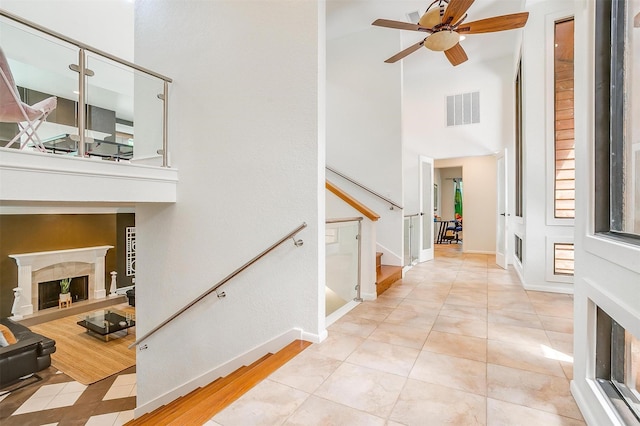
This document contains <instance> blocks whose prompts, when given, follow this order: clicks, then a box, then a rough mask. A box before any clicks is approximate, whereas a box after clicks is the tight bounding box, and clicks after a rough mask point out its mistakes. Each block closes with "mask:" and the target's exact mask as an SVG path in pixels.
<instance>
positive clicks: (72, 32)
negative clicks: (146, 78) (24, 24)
mask: <svg viewBox="0 0 640 426" xmlns="http://www.w3.org/2000/svg"><path fill="white" fill-rule="evenodd" d="M0 8H2V9H5V10H6V11H8V12H11V13H13V14H14V15H18V16H20V17H22V18H24V19H27V20H29V21H33V22H36V23H37V24H40V25H42V26H44V27H46V28H48V29H50V30H53V31H57V32H59V33H60V34H63V35H65V36H67V37H71V38H73V39H76V40H78V41H81V42H83V43H85V44H88V45H89V46H92V47H95V48H98V49H100V50H103V51H105V52H107V53H111V54H113V55H115V56H117V57H119V58H122V59H125V60H127V61H133V1H131V0H27V1H25V0H0ZM139 65H143V66H144V64H139Z"/></svg>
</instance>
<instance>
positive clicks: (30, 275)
mask: <svg viewBox="0 0 640 426" xmlns="http://www.w3.org/2000/svg"><path fill="white" fill-rule="evenodd" d="M111 248H113V246H97V247H84V248H76V249H68V250H55V251H43V252H37V253H22V254H10V255H9V257H11V258H13V259H15V261H16V263H17V265H18V287H19V288H20V291H19V300H18V308H19V313H18V314H15V316H16V318H18V319H19V318H20V317H22V316H23V315H31V314H33V313H34V312H36V311H38V309H39V306H40V302H39V300H38V299H39V294H40V288H39V287H40V285H39V283H44V282H48V281H52V282H58V283H59V282H60V280H61V279H63V278H69V277H84V276H87V277H88V278H87V280H86V282H87V285H86V289H85V290H84V297H85V300H93V299H103V298H105V297H106V296H107V292H106V285H105V278H106V277H105V275H106V274H105V256H106V254H107V250H109V249H111ZM50 291H53V290H50ZM59 293H60V291H59V287H58V289H57V293H56V295H57V294H59ZM77 294H78V300H80V295H79V294H80V293H77ZM51 297H53V296H51ZM75 300H76V299H75V297H74V301H75ZM48 303H52V301H49V302H48ZM57 304H58V302H57V300H56V305H57Z"/></svg>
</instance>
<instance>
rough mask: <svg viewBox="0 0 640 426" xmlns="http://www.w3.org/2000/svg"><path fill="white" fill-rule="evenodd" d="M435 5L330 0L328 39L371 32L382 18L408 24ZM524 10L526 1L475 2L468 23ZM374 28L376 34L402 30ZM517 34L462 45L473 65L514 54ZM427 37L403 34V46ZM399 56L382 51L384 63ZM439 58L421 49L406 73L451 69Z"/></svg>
mask: <svg viewBox="0 0 640 426" xmlns="http://www.w3.org/2000/svg"><path fill="white" fill-rule="evenodd" d="M431 2H432V0H425V1H414V0H327V9H326V11H327V19H326V25H327V38H328V39H335V38H339V37H342V36H345V35H348V34H350V33H354V32H359V31H364V30H367V29H370V28H372V26H371V23H372V22H373V21H374V20H376V19H378V18H384V19H392V20H396V21H405V22H408V17H407V14H408V13H410V12H413V11H419V13H420V14H422V13H424V11H425V10H426V9H427V7H428V6H429V4H431ZM523 7H524V0H475V2H474V3H473V5H471V7H470V8H469V10H468V11H467V13H468V17H467V22H470V21H476V20H479V19H484V18H490V17H492V16H497V15H506V14H510V13H517V12H522V11H523ZM373 28H375V30H376V31H401V30H394V29H388V28H380V27H373ZM514 32H515V31H503V32H499V33H490V34H476V35H470V36H467V38H466V40H464V41H462V42H461V43H460V44H461V45H462V46H463V47H464V49H465V50H466V52H467V55H468V56H469V63H471V62H482V61H487V60H491V59H495V58H499V57H504V56H508V55H514V53H515V50H516V46H517V44H518V37H515V36H514ZM424 36H425V35H424V34H422V33H414V32H412V31H402V40H403V47H407V46H409V45H411V44H414V43H416V42H418V41H420V40H421V39H423V38H424ZM395 53H397V52H380V60H381V61H384V60H385V59H387V58H388V57H389V56H391V55H393V54H395ZM436 55H442V53H439V52H431V51H428V50H427V49H420V50H418V51H417V52H415V53H413V54H411V55H409V56H408V57H407V58H406V59H404V72H410V73H411V72H424V71H425V70H426V69H428V68H431V67H434V66H441V65H442V64H445V65H447V66H448V67H451V65H450V64H449V63H448V62H447V61H441V60H439V58H438V59H437V60H433V58H434V57H436ZM463 65H464V64H463ZM463 65H460V66H463Z"/></svg>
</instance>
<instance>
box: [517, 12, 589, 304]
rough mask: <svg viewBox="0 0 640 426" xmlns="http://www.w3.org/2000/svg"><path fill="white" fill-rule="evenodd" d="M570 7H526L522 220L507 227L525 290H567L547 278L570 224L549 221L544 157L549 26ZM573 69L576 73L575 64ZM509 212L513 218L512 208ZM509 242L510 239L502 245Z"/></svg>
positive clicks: (548, 125) (550, 96) (548, 131)
mask: <svg viewBox="0 0 640 426" xmlns="http://www.w3.org/2000/svg"><path fill="white" fill-rule="evenodd" d="M573 5H574V2H573V1H569V0H562V1H558V0H550V1H540V2H534V3H533V4H532V5H531V6H529V7H528V8H527V9H528V10H529V12H530V15H529V20H528V22H527V25H526V27H525V30H524V36H523V47H522V52H523V70H522V73H523V122H524V124H523V142H524V148H523V156H524V161H525V163H524V168H523V182H524V217H523V220H516V219H513V220H511V225H512V227H513V229H514V231H515V232H518V234H519V235H521V236H522V238H523V256H524V258H523V262H522V264H523V276H522V279H523V285H524V287H525V288H526V289H530V290H541V291H557V292H572V291H573V285H572V283H571V282H567V281H571V279H570V278H569V279H567V277H553V253H552V250H553V243H554V242H568V243H571V242H573V220H566V219H565V220H556V219H554V218H553V212H552V210H551V209H552V203H553V197H554V187H553V178H554V168H553V155H549V154H551V153H553V149H554V132H553V129H554V127H553V126H554V124H553V112H554V91H553V42H554V38H553V36H554V34H553V23H554V21H555V20H557V19H560V18H561V17H565V16H571V14H572V10H573ZM575 69H576V72H578V70H580V68H579V67H578V66H577V65H576V67H575ZM577 76H578V77H579V74H577ZM576 80H577V78H576ZM513 81H514V79H513V78H512V82H513ZM512 84H513V83H512ZM576 104H577V103H576ZM576 141H577V143H579V142H580V141H579V140H578V139H577V138H576ZM510 211H511V212H512V217H513V208H512V207H510ZM512 241H513V237H511V236H510V237H509V240H508V242H509V243H511V242H512Z"/></svg>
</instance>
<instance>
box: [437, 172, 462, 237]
mask: <svg viewBox="0 0 640 426" xmlns="http://www.w3.org/2000/svg"><path fill="white" fill-rule="evenodd" d="M434 191H436V197H437V199H438V202H437V204H436V205H435V206H434V235H435V243H436V244H437V245H439V246H440V245H442V244H460V245H461V244H463V215H464V205H463V204H464V201H463V200H464V183H463V180H462V167H442V168H436V169H435V171H434Z"/></svg>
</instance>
